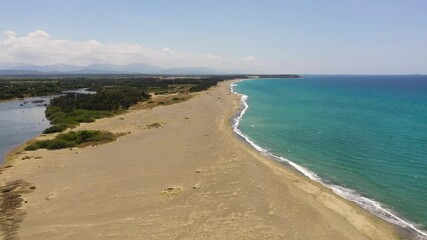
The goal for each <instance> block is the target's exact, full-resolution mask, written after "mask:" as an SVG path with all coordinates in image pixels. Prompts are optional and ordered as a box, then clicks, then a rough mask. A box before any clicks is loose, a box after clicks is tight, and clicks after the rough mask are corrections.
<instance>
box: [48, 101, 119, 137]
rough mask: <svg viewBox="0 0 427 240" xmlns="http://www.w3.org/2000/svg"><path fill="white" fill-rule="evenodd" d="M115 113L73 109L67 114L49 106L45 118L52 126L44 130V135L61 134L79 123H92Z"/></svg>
mask: <svg viewBox="0 0 427 240" xmlns="http://www.w3.org/2000/svg"><path fill="white" fill-rule="evenodd" d="M116 113H117V111H102V110H85V109H74V110H71V111H69V112H64V111H62V110H61V109H60V108H59V107H56V106H49V107H48V108H47V109H46V118H47V119H49V120H50V121H51V123H52V124H53V125H54V126H52V127H49V128H47V129H45V130H44V132H43V133H44V134H48V133H55V132H62V131H64V130H65V129H67V128H73V127H75V126H78V125H79V124H80V123H88V122H94V121H95V120H96V119H99V118H103V117H109V116H112V115H114V114H116Z"/></svg>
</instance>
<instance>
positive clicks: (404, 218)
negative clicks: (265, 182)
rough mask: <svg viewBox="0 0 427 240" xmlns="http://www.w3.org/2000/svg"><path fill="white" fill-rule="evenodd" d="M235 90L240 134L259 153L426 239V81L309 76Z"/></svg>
mask: <svg viewBox="0 0 427 240" xmlns="http://www.w3.org/2000/svg"><path fill="white" fill-rule="evenodd" d="M235 85H236V86H234V90H235V91H236V92H237V93H242V94H245V95H247V96H248V98H247V99H243V100H245V101H246V103H247V104H248V106H249V107H248V109H246V111H245V112H244V115H243V116H242V119H241V121H240V123H239V127H238V130H240V131H242V132H243V134H244V135H246V136H247V137H248V140H249V141H252V142H253V143H252V144H253V145H255V146H257V147H258V148H259V149H258V150H260V151H264V152H265V153H268V154H272V155H273V157H275V158H276V159H278V160H279V161H283V162H286V161H287V160H289V161H291V162H290V163H291V165H294V167H296V168H297V169H299V170H300V171H302V172H303V173H304V174H305V175H307V176H309V177H310V178H312V179H314V180H317V181H321V182H323V183H324V184H325V185H327V186H329V187H330V188H332V189H333V190H334V191H335V192H336V193H338V194H339V195H341V196H343V197H345V198H347V199H349V200H352V201H355V202H357V203H358V204H359V205H361V206H362V207H364V208H366V209H368V210H369V211H371V212H372V213H374V214H376V215H378V216H380V217H382V218H384V219H386V220H388V221H390V222H393V223H395V224H398V225H400V226H402V227H404V228H407V229H410V231H411V232H414V233H416V234H418V235H420V236H423V235H424V234H425V229H426V226H427V211H425V209H427V76H415V75H414V76H306V77H304V78H302V79H259V80H254V81H243V82H239V83H237V84H235ZM261 147H262V148H261Z"/></svg>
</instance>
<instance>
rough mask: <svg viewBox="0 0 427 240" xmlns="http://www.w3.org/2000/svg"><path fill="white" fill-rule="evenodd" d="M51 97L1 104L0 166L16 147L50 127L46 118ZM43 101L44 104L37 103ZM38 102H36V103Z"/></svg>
mask: <svg viewBox="0 0 427 240" xmlns="http://www.w3.org/2000/svg"><path fill="white" fill-rule="evenodd" d="M49 99H50V98H49V97H40V98H27V99H24V100H17V101H11V102H3V103H0V165H1V164H2V163H3V162H4V160H5V156H6V154H7V153H8V152H9V151H10V150H12V149H13V148H14V147H16V146H18V145H20V144H22V143H24V142H26V141H28V140H29V139H31V138H33V137H35V136H37V135H39V134H40V133H42V132H43V130H44V129H46V128H47V127H49V126H50V124H49V121H48V120H46V117H45V113H44V111H45V109H46V107H45V106H44V104H45V103H47V102H48V101H49ZM38 100H42V101H43V102H37V101H38ZM34 101H36V102H34Z"/></svg>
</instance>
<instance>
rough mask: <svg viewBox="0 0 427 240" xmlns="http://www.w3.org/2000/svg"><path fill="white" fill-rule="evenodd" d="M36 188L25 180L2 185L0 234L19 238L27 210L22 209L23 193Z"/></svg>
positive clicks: (10, 239)
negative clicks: (19, 230)
mask: <svg viewBox="0 0 427 240" xmlns="http://www.w3.org/2000/svg"><path fill="white" fill-rule="evenodd" d="M34 189H35V186H32V185H31V184H29V183H27V182H25V181H23V180H16V181H11V182H7V183H6V185H5V186H2V187H0V236H3V237H4V239H5V240H16V239H18V229H19V225H20V223H21V222H22V220H23V219H24V216H25V211H24V210H22V209H21V207H22V202H23V198H22V194H25V193H30V192H32V191H33V190H34Z"/></svg>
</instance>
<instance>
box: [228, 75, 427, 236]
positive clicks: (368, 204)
mask: <svg viewBox="0 0 427 240" xmlns="http://www.w3.org/2000/svg"><path fill="white" fill-rule="evenodd" d="M241 81H243V80H240V81H238V82H241ZM238 82H235V83H231V84H230V91H231V92H232V93H234V94H238V95H240V96H241V98H240V103H241V105H242V109H241V110H240V111H239V113H238V114H237V116H236V117H235V118H234V119H233V123H232V124H233V125H232V126H233V131H234V132H235V133H236V134H237V135H239V136H240V137H241V138H243V139H244V140H245V141H246V142H248V143H249V144H250V145H251V146H252V147H253V148H255V149H256V150H257V151H259V152H260V153H261V154H263V155H265V156H267V157H270V158H273V159H275V160H276V161H278V162H282V163H286V164H289V165H290V166H292V167H293V168H295V169H296V170H298V171H299V172H301V173H302V174H304V175H305V176H306V177H308V178H310V179H311V180H313V181H316V182H319V183H321V184H323V185H324V186H326V187H328V188H330V189H332V191H333V192H334V193H336V194H337V195H339V196H341V197H343V198H344V199H347V200H349V201H352V202H354V203H356V204H358V205H359V206H361V207H363V208H364V209H366V210H368V211H369V212H370V213H372V214H374V215H376V216H378V217H380V218H382V219H384V220H386V221H388V222H390V223H392V224H396V225H398V226H401V227H403V228H404V229H407V230H409V231H410V232H412V233H414V234H416V235H417V239H420V240H427V233H426V232H424V231H422V230H420V229H419V228H418V227H417V226H416V224H414V223H412V222H410V221H408V220H405V219H403V218H401V217H399V216H397V214H395V213H393V212H392V211H391V210H390V209H388V208H387V207H385V206H383V205H382V204H381V203H379V202H377V201H374V200H372V199H369V198H367V197H364V196H362V195H360V194H359V193H358V192H357V191H355V190H352V189H349V188H346V187H343V186H339V185H335V184H330V183H327V182H325V181H324V180H323V179H322V178H320V177H319V176H318V175H317V174H316V173H315V172H313V171H311V170H309V169H307V168H305V167H303V166H300V165H298V164H296V163H294V162H292V161H290V160H288V159H286V158H284V157H281V156H277V155H274V154H272V153H271V152H269V151H268V150H267V149H264V148H262V147H261V146H259V145H257V144H256V143H255V142H253V141H252V140H251V139H250V138H249V137H248V136H246V135H245V134H244V133H243V132H242V131H241V130H240V129H239V124H240V121H241V119H242V117H243V115H244V114H245V113H246V111H247V110H248V108H249V105H248V104H247V100H248V98H249V97H248V96H247V95H244V94H240V93H237V92H235V91H234V88H233V87H236V86H237V83H238Z"/></svg>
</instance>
